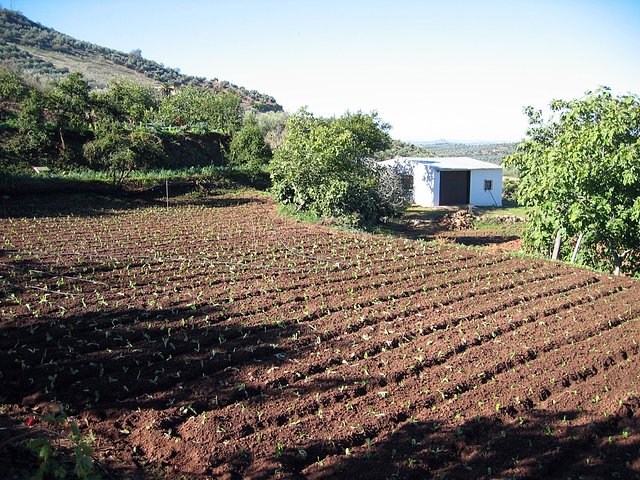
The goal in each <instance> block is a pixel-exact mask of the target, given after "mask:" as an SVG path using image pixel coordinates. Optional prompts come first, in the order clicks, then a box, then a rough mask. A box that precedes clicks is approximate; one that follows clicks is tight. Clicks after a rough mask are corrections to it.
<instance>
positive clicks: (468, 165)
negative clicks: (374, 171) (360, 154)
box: [378, 157, 502, 170]
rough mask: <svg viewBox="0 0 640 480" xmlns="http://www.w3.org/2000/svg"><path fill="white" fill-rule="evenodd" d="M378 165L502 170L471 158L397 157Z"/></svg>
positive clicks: (436, 168) (495, 165)
mask: <svg viewBox="0 0 640 480" xmlns="http://www.w3.org/2000/svg"><path fill="white" fill-rule="evenodd" d="M378 163H379V164H380V165H383V166H391V165H395V164H401V165H408V164H412V163H420V164H423V165H427V166H429V167H431V168H433V169H435V170H502V167H501V166H500V165H497V164H495V163H489V162H483V161H481V160H476V159H475V158H471V157H396V158H392V159H391V160H384V161H382V162H378Z"/></svg>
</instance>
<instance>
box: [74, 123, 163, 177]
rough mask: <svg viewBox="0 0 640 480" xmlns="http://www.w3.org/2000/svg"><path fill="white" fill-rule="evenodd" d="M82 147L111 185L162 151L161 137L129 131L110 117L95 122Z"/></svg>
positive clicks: (152, 159)
mask: <svg viewBox="0 0 640 480" xmlns="http://www.w3.org/2000/svg"><path fill="white" fill-rule="evenodd" d="M83 149H84V154H85V156H86V157H87V159H88V160H89V161H90V162H91V163H92V164H93V165H95V166H97V167H98V168H99V169H105V170H107V171H109V172H110V174H111V178H112V181H113V184H114V185H115V186H120V185H121V184H122V182H123V181H124V180H125V179H126V178H127V176H128V175H129V174H130V173H131V172H132V171H133V170H137V169H144V168H147V167H148V166H149V165H151V164H152V163H153V162H154V160H155V159H159V158H161V157H162V155H163V147H162V141H161V140H160V139H159V138H158V137H157V136H156V135H154V134H152V133H148V132H130V131H128V130H126V129H125V128H124V126H123V125H122V124H121V123H119V122H116V121H114V120H113V119H110V118H106V119H102V120H100V121H99V122H97V124H96V132H95V140H92V141H91V142H87V143H86V144H85V145H84V148H83Z"/></svg>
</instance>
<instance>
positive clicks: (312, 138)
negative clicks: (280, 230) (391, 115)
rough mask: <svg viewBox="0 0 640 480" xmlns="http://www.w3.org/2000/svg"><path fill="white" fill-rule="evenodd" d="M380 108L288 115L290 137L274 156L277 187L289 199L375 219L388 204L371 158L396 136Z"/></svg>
mask: <svg viewBox="0 0 640 480" xmlns="http://www.w3.org/2000/svg"><path fill="white" fill-rule="evenodd" d="M388 128H389V126H388V125H387V124H385V123H383V122H382V121H381V120H380V119H379V118H378V116H377V114H376V113H371V114H364V113H360V112H358V113H356V114H350V113H347V114H346V115H344V116H342V117H340V118H337V119H336V118H331V119H326V118H316V117H314V116H313V115H312V114H311V113H309V112H307V111H306V110H304V109H303V110H300V111H299V112H297V113H296V114H294V115H292V116H291V117H290V118H289V120H288V121H287V125H286V133H285V140H284V143H283V144H282V146H280V147H279V148H277V149H276V151H275V154H274V158H273V160H272V162H271V180H272V183H273V192H274V193H275V195H276V197H277V198H278V199H279V200H280V201H281V202H282V203H285V204H293V205H294V206H296V208H298V209H299V210H308V211H311V212H313V213H314V214H316V215H319V216H322V217H335V218H339V219H341V220H342V221H343V223H348V224H360V225H364V224H372V223H375V222H377V221H378V220H379V219H380V217H381V216H383V215H385V214H386V213H387V210H388V208H387V207H388V205H386V204H385V203H384V201H383V200H382V197H381V196H380V195H379V193H378V191H377V186H378V179H379V172H378V170H377V169H376V168H375V167H374V166H373V163H372V162H371V161H370V160H369V157H370V156H371V155H372V154H373V152H375V151H376V150H378V149H381V148H386V147H387V146H388V145H389V144H390V142H391V140H390V137H389V135H388V133H387V131H386V130H387V129H388Z"/></svg>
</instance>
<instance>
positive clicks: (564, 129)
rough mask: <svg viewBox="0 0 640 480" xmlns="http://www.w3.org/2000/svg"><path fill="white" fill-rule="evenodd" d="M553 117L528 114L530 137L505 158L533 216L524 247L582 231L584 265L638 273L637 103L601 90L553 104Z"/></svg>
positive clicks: (540, 246) (542, 246) (541, 248)
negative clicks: (514, 171) (516, 173)
mask: <svg viewBox="0 0 640 480" xmlns="http://www.w3.org/2000/svg"><path fill="white" fill-rule="evenodd" d="M551 112H552V115H551V118H550V119H549V120H548V121H546V122H545V121H543V119H542V113H541V112H540V111H536V110H534V109H533V108H530V107H529V108H528V109H526V113H527V115H528V116H529V122H530V124H531V127H530V129H529V131H528V134H527V135H528V137H529V138H528V139H526V140H525V141H523V142H522V143H520V144H519V145H518V146H517V148H516V152H515V154H513V155H512V156H510V157H509V158H508V160H507V165H509V166H513V167H515V168H517V169H518V171H519V172H520V178H521V180H520V184H519V186H518V189H517V196H518V200H519V202H520V203H521V204H523V205H527V206H529V207H530V210H531V211H530V213H529V217H530V220H531V223H530V225H531V227H530V229H529V230H528V231H527V233H526V235H525V245H526V246H527V247H528V248H529V249H531V250H533V251H538V252H546V251H547V250H548V249H549V247H550V245H551V243H552V241H553V238H554V236H555V233H556V232H557V231H558V230H560V231H562V232H563V233H564V238H574V237H576V236H577V235H578V234H580V233H584V234H585V239H584V244H583V245H584V246H583V250H582V251H583V253H582V255H581V261H582V262H583V263H585V264H587V265H590V266H594V267H599V268H603V267H608V268H615V269H616V270H617V269H618V268H622V270H626V271H628V272H636V273H637V272H638V271H639V270H640V265H639V260H640V100H639V99H638V97H637V96H635V95H631V94H629V95H624V96H619V97H614V96H613V95H612V94H611V92H610V91H609V90H608V89H606V88H601V89H599V90H597V91H596V92H589V93H587V95H586V96H585V97H584V98H581V99H577V100H570V101H561V100H556V101H553V102H552V103H551ZM568 248H569V249H570V246H569V247H568ZM564 254H565V255H568V254H569V252H568V251H565V252H564Z"/></svg>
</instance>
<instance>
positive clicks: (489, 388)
mask: <svg viewBox="0 0 640 480" xmlns="http://www.w3.org/2000/svg"><path fill="white" fill-rule="evenodd" d="M21 202H22V201H21ZM45 207H46V211H45V210H41V209H39V208H40V207H36V206H33V205H31V206H27V205H25V204H24V203H15V202H6V203H5V204H3V205H2V206H0V232H1V235H2V241H3V245H2V247H1V248H2V250H0V312H1V315H2V320H0V412H3V413H2V414H0V458H2V461H0V477H2V478H21V477H20V475H26V476H27V477H28V476H29V475H30V474H32V473H33V472H34V471H35V468H36V467H37V460H36V459H34V458H33V456H31V455H30V454H29V453H28V452H27V451H26V450H25V448H24V446H23V440H22V439H24V438H26V437H28V436H37V435H38V434H41V433H42V431H41V430H38V429H39V428H40V426H41V425H43V423H42V420H41V419H40V416H41V415H42V414H43V413H44V412H45V411H46V410H47V409H51V408H59V406H60V405H62V406H64V408H65V411H66V412H67V414H68V415H69V416H70V418H71V419H72V420H74V421H76V422H77V423H78V424H79V425H80V427H81V429H82V431H83V433H87V432H89V430H91V431H93V433H94V434H95V436H96V440H95V441H94V443H93V452H94V458H95V460H96V461H97V462H98V464H99V473H101V474H102V475H103V476H104V477H105V478H224V479H236V478H251V479H254V478H274V477H275V478H291V479H300V478H308V479H324V478H363V479H364V478H367V479H383V478H404V479H423V478H444V477H446V478H486V479H489V478H593V479H595V478H639V477H640V455H639V449H640V427H639V422H638V415H639V411H640V410H639V406H640V396H639V394H638V384H639V383H638V381H639V377H640V363H639V362H638V355H639V353H640V343H639V342H640V335H639V334H640V322H639V319H640V283H639V282H638V281H637V280H633V279H629V278H613V277H609V276H606V275H603V274H598V273H594V272H591V271H585V270H580V269H575V268H570V267H568V266H565V265H561V264H558V263H552V262H545V261H538V260H532V259H524V258H517V257H512V256H509V255H508V254H507V253H504V252H498V251H493V252H486V251H484V252H483V251H478V250H472V249H460V248H458V247H456V246H453V245H447V244H441V245H437V244H434V243H424V242H419V241H415V240H408V239H397V238H391V237H386V236H380V235H378V236H374V235H367V234H356V233H340V232H336V231H334V230H331V229H329V228H326V227H323V226H317V225H315V226H314V225H309V224H305V223H300V222H296V221H293V220H289V219H283V218H281V217H279V216H277V215H276V213H275V207H274V205H273V204H272V203H271V202H270V201H268V200H266V199H264V198H262V197H259V196H254V195H249V194H246V195H235V196H224V197H210V198H205V199H202V200H200V201H198V202H194V201H189V200H188V199H187V198H186V197H185V198H183V199H182V201H178V200H176V201H174V203H173V205H172V206H171V208H170V209H169V210H166V209H164V208H161V207H158V206H152V205H147V206H145V205H137V206H135V208H123V207H119V208H118V207H116V206H110V208H106V209H105V208H99V206H98V205H91V204H84V205H83V206H82V208H81V209H80V208H76V207H75V206H74V205H70V204H68V203H67V202H66V201H65V200H64V199H58V198H48V199H46V201H44V202H43V207H41V208H42V209H44V208H45ZM56 212H60V214H56ZM459 233H460V235H464V234H465V233H467V232H466V231H462V232H459ZM513 241H515V240H513ZM31 417H35V418H37V419H38V420H37V422H38V423H36V424H35V425H31V426H27V425H26V422H27V421H28V419H29V418H31ZM30 423H31V422H30ZM47 428H57V429H58V430H59V431H62V430H63V429H64V426H59V427H47ZM21 435H22V436H23V437H21V438H22V439H21V438H18V437H19V436H21ZM63 446H64V445H63Z"/></svg>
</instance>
